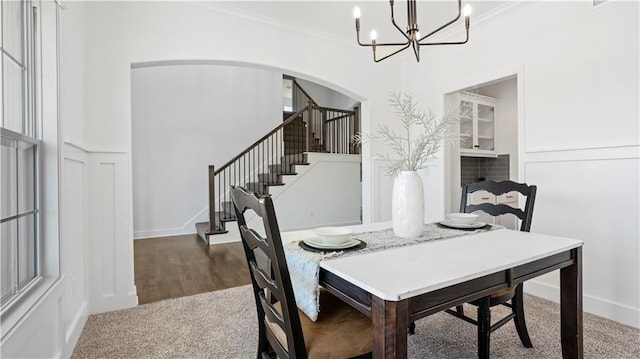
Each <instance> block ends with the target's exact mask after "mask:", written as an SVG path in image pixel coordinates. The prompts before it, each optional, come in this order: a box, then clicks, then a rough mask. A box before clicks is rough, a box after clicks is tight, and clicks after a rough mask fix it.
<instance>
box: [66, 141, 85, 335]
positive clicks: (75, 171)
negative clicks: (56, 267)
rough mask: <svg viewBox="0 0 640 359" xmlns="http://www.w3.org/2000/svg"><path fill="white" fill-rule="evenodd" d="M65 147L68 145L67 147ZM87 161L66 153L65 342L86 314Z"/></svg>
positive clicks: (73, 153) (81, 157)
mask: <svg viewBox="0 0 640 359" xmlns="http://www.w3.org/2000/svg"><path fill="white" fill-rule="evenodd" d="M65 150H66V148H65ZM86 172H87V163H86V154H85V153H79V152H67V153H65V156H64V162H63V169H62V174H63V180H62V190H61V192H60V196H61V201H60V213H61V218H62V220H61V222H60V224H61V226H60V235H61V237H62V239H63V240H61V241H60V272H61V274H62V275H63V276H64V279H65V280H64V282H63V283H64V286H63V290H64V297H65V300H63V301H62V303H61V304H62V318H63V323H64V326H65V328H64V331H65V342H66V343H69V342H71V341H73V342H75V340H77V338H74V337H75V336H76V335H78V334H77V330H78V327H80V328H82V326H83V325H84V321H85V320H86V317H87V315H88V313H87V299H88V298H87V295H86V294H87V293H88V290H87V288H88V283H89V278H88V277H87V275H86V274H87V267H88V265H87V254H88V245H87V238H88V236H87V211H88V205H87V190H86V188H87V174H86Z"/></svg>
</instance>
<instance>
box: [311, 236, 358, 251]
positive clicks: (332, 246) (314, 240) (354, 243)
mask: <svg viewBox="0 0 640 359" xmlns="http://www.w3.org/2000/svg"><path fill="white" fill-rule="evenodd" d="M302 241H303V242H304V243H305V244H306V245H308V246H310V247H313V248H318V249H347V248H351V247H355V246H357V245H358V244H360V241H359V240H358V239H355V238H351V239H350V240H348V241H347V242H345V243H343V244H338V245H335V244H325V243H321V242H319V241H318V239H317V238H307V239H303V240H302Z"/></svg>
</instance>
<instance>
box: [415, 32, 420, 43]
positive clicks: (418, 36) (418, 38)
mask: <svg viewBox="0 0 640 359" xmlns="http://www.w3.org/2000/svg"><path fill="white" fill-rule="evenodd" d="M418 40H420V30H418V31H416V41H418Z"/></svg>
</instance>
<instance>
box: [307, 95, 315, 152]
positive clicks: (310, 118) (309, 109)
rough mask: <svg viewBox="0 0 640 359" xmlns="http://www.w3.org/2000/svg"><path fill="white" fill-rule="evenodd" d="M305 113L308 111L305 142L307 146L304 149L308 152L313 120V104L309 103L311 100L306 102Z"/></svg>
mask: <svg viewBox="0 0 640 359" xmlns="http://www.w3.org/2000/svg"><path fill="white" fill-rule="evenodd" d="M307 111H309V117H308V119H307V135H306V137H307V140H306V144H307V148H306V152H310V149H311V137H312V133H311V130H312V126H313V123H314V118H313V102H311V100H309V101H307Z"/></svg>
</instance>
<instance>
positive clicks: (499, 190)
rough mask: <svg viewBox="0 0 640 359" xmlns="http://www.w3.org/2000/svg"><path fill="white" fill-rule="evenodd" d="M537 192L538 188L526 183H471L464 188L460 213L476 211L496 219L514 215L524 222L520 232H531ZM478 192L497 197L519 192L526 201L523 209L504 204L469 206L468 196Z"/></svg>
mask: <svg viewBox="0 0 640 359" xmlns="http://www.w3.org/2000/svg"><path fill="white" fill-rule="evenodd" d="M536 190H537V187H536V186H529V185H527V184H526V183H517V182H513V181H500V182H496V181H482V182H476V183H470V184H467V185H465V186H464V187H463V188H462V198H461V199H460V212H461V213H471V212H475V211H483V212H485V213H487V214H489V215H491V216H494V217H495V216H499V215H502V214H513V215H515V216H516V217H518V218H519V219H521V220H522V224H521V225H520V230H521V231H523V232H529V230H530V229H531V221H532V219H533V205H534V203H535V199H536ZM476 191H487V192H489V193H492V194H494V195H496V196H499V195H502V194H505V193H508V192H518V193H520V194H521V195H523V196H524V197H525V198H526V201H525V205H524V208H523V209H520V208H514V207H511V206H508V205H506V204H502V203H497V204H493V203H482V204H467V195H468V194H471V193H473V192H476Z"/></svg>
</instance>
